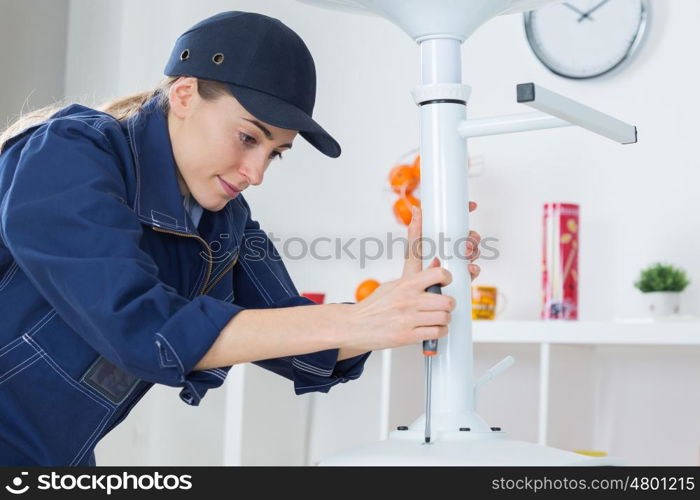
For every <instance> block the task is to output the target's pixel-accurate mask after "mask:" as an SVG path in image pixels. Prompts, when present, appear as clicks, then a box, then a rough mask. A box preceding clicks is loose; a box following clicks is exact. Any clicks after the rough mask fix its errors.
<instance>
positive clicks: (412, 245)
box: [402, 206, 423, 277]
mask: <svg viewBox="0 0 700 500" xmlns="http://www.w3.org/2000/svg"><path fill="white" fill-rule="evenodd" d="M422 226H423V222H422V213H421V209H420V207H415V206H414V207H413V216H412V217H411V223H410V224H409V225H408V248H407V250H406V251H407V254H406V256H405V257H406V260H405V261H404V265H403V273H402V276H404V277H405V276H410V275H413V274H416V273H417V272H420V271H421V270H422V269H423V259H422V256H423V249H422V244H421V236H422V234H423V231H422Z"/></svg>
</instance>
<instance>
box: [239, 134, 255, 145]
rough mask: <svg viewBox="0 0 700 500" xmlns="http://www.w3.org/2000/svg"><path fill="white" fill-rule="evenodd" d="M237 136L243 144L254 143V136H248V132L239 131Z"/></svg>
mask: <svg viewBox="0 0 700 500" xmlns="http://www.w3.org/2000/svg"><path fill="white" fill-rule="evenodd" d="M238 136H239V137H240V139H241V142H242V143H243V144H247V145H249V146H252V145H253V144H255V137H251V136H249V135H248V134H246V133H243V132H240V133H239V134H238Z"/></svg>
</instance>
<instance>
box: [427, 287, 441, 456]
mask: <svg viewBox="0 0 700 500" xmlns="http://www.w3.org/2000/svg"><path fill="white" fill-rule="evenodd" d="M425 291H426V292H428V293H439V294H442V291H441V289H440V285H430V286H429V287H428V288H426V289H425ZM437 349H438V341H437V339H430V340H424V341H423V355H424V356H425V375H426V380H425V442H426V443H430V386H431V381H432V380H431V379H432V377H431V376H432V372H433V365H432V363H431V360H432V359H433V356H435V355H436V354H437Z"/></svg>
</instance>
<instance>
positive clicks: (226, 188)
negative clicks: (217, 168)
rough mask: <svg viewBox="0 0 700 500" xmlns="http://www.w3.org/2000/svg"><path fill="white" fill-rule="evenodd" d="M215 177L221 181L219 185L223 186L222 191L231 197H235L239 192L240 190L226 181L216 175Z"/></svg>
mask: <svg viewBox="0 0 700 500" xmlns="http://www.w3.org/2000/svg"><path fill="white" fill-rule="evenodd" d="M216 177H217V179H219V182H220V183H221V187H223V188H224V191H226V194H227V195H229V196H230V197H231V198H235V197H236V196H238V193H240V191H239V190H238V189H236V188H235V187H233V186H232V185H231V184H229V183H228V182H226V181H225V180H223V179H222V178H221V177H219V176H218V175H217V176H216Z"/></svg>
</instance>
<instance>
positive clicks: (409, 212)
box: [394, 194, 420, 226]
mask: <svg viewBox="0 0 700 500" xmlns="http://www.w3.org/2000/svg"><path fill="white" fill-rule="evenodd" d="M413 205H415V206H417V207H419V206H420V200H419V199H418V198H416V197H415V196H413V195H410V194H407V195H406V196H402V197H401V198H399V199H398V200H396V201H395V202H394V215H395V216H396V219H397V220H398V221H399V222H402V223H403V224H404V225H405V226H408V225H409V224H410V223H411V219H412V218H413Z"/></svg>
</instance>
